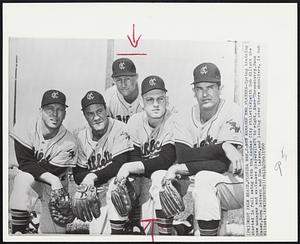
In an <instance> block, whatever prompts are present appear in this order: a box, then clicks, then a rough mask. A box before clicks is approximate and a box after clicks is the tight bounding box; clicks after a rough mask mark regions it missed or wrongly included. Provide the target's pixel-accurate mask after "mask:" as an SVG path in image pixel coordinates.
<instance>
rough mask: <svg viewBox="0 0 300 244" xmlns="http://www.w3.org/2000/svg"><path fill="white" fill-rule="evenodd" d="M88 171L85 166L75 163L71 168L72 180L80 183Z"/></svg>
mask: <svg viewBox="0 0 300 244" xmlns="http://www.w3.org/2000/svg"><path fill="white" fill-rule="evenodd" d="M88 173H90V171H89V170H88V169H87V168H83V167H80V166H78V165H76V167H75V168H73V176H74V181H75V183H76V184H77V185H80V184H81V182H82V181H83V179H84V177H85V176H86V175H87V174H88Z"/></svg>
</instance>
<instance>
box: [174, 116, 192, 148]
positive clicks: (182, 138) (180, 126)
mask: <svg viewBox="0 0 300 244" xmlns="http://www.w3.org/2000/svg"><path fill="white" fill-rule="evenodd" d="M181 116H182V115H180V114H179V113H178V114H176V116H174V118H175V119H174V123H173V134H174V135H173V136H174V141H175V142H178V143H183V144H185V145H187V146H189V147H193V138H192V136H191V134H190V132H189V130H188V127H187V126H188V125H187V122H186V121H184V119H182V118H181Z"/></svg>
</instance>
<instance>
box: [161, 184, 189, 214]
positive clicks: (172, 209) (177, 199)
mask: <svg viewBox="0 0 300 244" xmlns="http://www.w3.org/2000/svg"><path fill="white" fill-rule="evenodd" d="M179 187H180V184H179V182H178V180H177V179H167V180H164V181H163V183H162V190H161V191H160V192H159V199H160V203H161V206H162V210H163V212H164V213H165V215H166V217H167V218H171V217H174V216H175V215H177V214H179V213H181V212H182V211H184V209H185V206H184V202H183V199H182V197H181V195H180V193H179Z"/></svg>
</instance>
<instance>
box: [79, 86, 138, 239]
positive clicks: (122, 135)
mask: <svg viewBox="0 0 300 244" xmlns="http://www.w3.org/2000/svg"><path fill="white" fill-rule="evenodd" d="M81 106H82V112H83V115H84V117H85V119H86V121H87V123H88V125H86V126H85V127H84V128H81V129H79V130H78V131H77V132H76V133H75V134H76V137H77V139H78V161H77V165H76V168H74V170H73V175H74V180H75V182H76V184H77V185H79V186H78V188H77V191H76V193H75V195H74V197H73V210H74V214H75V215H76V217H77V218H78V219H80V220H82V221H84V222H86V221H88V222H90V224H89V233H90V234H110V225H109V222H108V220H107V203H106V192H107V189H108V183H109V181H110V180H111V179H112V178H113V177H115V176H116V175H117V173H118V171H119V169H120V167H121V166H122V164H123V163H125V162H127V161H128V152H129V151H130V150H133V146H132V143H131V141H130V138H129V135H128V133H127V132H126V124H125V123H123V122H121V121H118V120H115V119H112V118H109V117H108V111H107V107H106V103H105V100H104V98H103V96H102V95H101V94H100V93H98V92H96V91H89V92H87V93H86V95H85V96H84V97H83V98H82V100H81Z"/></svg>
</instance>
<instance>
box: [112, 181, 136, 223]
mask: <svg viewBox="0 0 300 244" xmlns="http://www.w3.org/2000/svg"><path fill="white" fill-rule="evenodd" d="M136 199H137V196H136V193H135V191H134V188H133V185H132V184H131V183H130V181H129V180H128V179H126V178H121V179H117V178H115V181H114V188H113V190H112V191H111V201H112V203H113V205H114V206H115V208H116V210H117V212H118V214H119V215H120V216H122V217H125V216H128V214H129V212H130V211H131V209H132V206H133V205H134V203H135V202H136Z"/></svg>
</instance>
